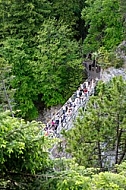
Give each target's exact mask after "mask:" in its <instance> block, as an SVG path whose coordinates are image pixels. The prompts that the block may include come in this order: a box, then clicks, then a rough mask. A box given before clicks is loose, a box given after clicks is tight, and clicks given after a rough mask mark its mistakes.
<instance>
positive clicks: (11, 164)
mask: <svg viewBox="0 0 126 190" xmlns="http://www.w3.org/2000/svg"><path fill="white" fill-rule="evenodd" d="M0 126H1V127H0V152H1V154H0V178H1V180H2V179H3V181H4V183H5V186H6V187H7V186H10V188H13V189H14V188H16V186H17V188H18V187H20V186H21V187H22V189H23V184H22V182H23V181H24V183H27V180H29V182H30V180H31V181H32V180H33V179H32V178H34V175H36V174H37V173H39V172H41V173H44V172H45V171H46V170H47V169H48V167H49V166H51V160H49V156H48V149H49V148H50V147H51V143H52V142H53V141H51V139H48V138H47V137H45V136H42V135H40V133H39V132H40V130H43V126H42V124H41V123H37V122H35V121H32V122H27V123H25V122H24V120H23V119H21V120H20V119H17V118H12V117H10V116H9V115H7V113H0ZM21 176H22V178H21ZM21 180H22V182H21ZM25 185H26V184H25ZM11 186H12V187H11Z"/></svg>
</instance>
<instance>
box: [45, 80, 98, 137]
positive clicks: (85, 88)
mask: <svg viewBox="0 0 126 190" xmlns="http://www.w3.org/2000/svg"><path fill="white" fill-rule="evenodd" d="M95 82H96V81H95V80H93V79H92V80H89V81H85V82H84V83H83V84H81V85H80V86H79V88H78V89H77V91H76V92H75V93H74V94H73V95H72V96H71V97H70V98H69V100H68V101H67V102H66V103H65V104H64V105H63V107H62V108H61V109H60V110H59V111H58V112H57V113H56V114H55V115H54V117H53V118H52V119H51V120H50V121H49V122H48V123H47V124H46V126H45V128H44V135H45V136H51V137H54V136H58V135H60V131H61V130H62V129H63V128H64V129H66V126H67V122H69V120H70V119H71V118H72V117H73V115H74V114H75V113H76V112H77V110H78V108H79V107H81V105H83V103H84V101H85V99H86V98H87V97H88V96H89V95H90V92H92V93H94V86H95Z"/></svg>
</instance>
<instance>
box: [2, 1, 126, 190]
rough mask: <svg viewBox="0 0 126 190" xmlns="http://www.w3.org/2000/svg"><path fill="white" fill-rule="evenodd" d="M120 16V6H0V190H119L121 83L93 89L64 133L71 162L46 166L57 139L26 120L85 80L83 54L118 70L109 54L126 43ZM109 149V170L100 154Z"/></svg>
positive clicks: (122, 166) (124, 94)
mask: <svg viewBox="0 0 126 190" xmlns="http://www.w3.org/2000/svg"><path fill="white" fill-rule="evenodd" d="M125 10H126V3H125V1H123V0H67V1H65V0H0V188H1V189H10V190H11V189H13V190H14V189H16V190H23V189H24V190H34V189H35V190H36V189H37V190H44V189H49V190H53V189H57V190H79V189H82V190H93V189H94V190H97V189H98V190H103V189H105V190H108V189H109V190H111V189H112V190H113V189H114V190H125V189H126V162H125V154H126V133H125V132H126V119H125V114H126V111H125V110H126V83H125V81H123V79H122V78H114V79H113V80H112V81H110V82H109V83H108V84H104V83H102V82H101V83H99V84H98V87H97V90H96V94H95V96H93V97H92V98H91V100H90V101H89V103H88V106H87V110H86V115H85V117H83V115H84V113H83V110H82V111H81V112H80V118H81V119H78V120H77V122H76V123H75V127H74V128H73V129H72V130H70V131H69V133H67V134H65V133H64V138H66V141H67V147H66V148H67V151H68V152H69V153H70V154H71V155H72V158H73V159H65V158H62V159H56V160H52V159H50V155H49V149H50V148H51V147H52V144H53V143H56V142H57V141H59V140H57V139H51V138H48V137H46V136H43V135H42V134H41V133H40V130H42V129H43V128H44V126H43V124H42V123H37V122H35V121H33V119H36V118H37V116H38V111H39V109H44V108H47V107H49V108H50V107H51V106H54V105H58V104H61V105H62V104H64V103H65V102H66V100H67V99H68V98H69V97H70V96H71V95H72V93H73V92H74V91H75V90H76V89H77V87H78V86H79V84H80V83H81V82H82V81H84V79H85V78H86V77H87V76H86V74H85V71H84V68H83V61H84V60H87V57H88V55H90V54H91V55H96V56H97V60H98V61H99V64H100V65H102V66H103V67H108V66H110V65H113V66H116V67H117V66H120V64H118V63H117V62H118V61H119V60H118V59H117V58H116V56H115V53H114V52H115V50H116V48H117V46H118V45H119V44H120V43H121V42H122V41H123V40H125V37H126V30H125V28H126V27H125V26H126V13H125ZM94 105H95V106H94ZM5 110H9V111H8V112H5ZM19 118H20V119H19ZM21 118H23V119H21ZM92 131H93V133H92ZM101 145H102V146H101ZM114 148H115V150H116V158H115V162H114V163H113V165H112V166H111V167H110V165H109V163H108V162H107V160H106V159H105V158H104V157H103V156H102V153H103V152H108V151H113V149H114ZM120 150H121V153H120V155H119V152H120Z"/></svg>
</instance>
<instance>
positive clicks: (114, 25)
mask: <svg viewBox="0 0 126 190" xmlns="http://www.w3.org/2000/svg"><path fill="white" fill-rule="evenodd" d="M86 3H87V5H86V7H85V8H84V9H83V11H82V18H83V19H84V20H85V24H86V26H88V28H89V29H88V34H87V36H86V38H85V40H84V51H85V53H91V52H94V51H96V50H98V49H99V48H100V47H101V46H104V47H105V48H106V49H108V50H110V49H112V48H114V47H115V46H116V45H118V44H119V43H120V42H121V41H122V39H123V22H122V18H121V13H120V10H119V2H118V1H117V0H104V1H102V0H95V1H92V0H89V1H86Z"/></svg>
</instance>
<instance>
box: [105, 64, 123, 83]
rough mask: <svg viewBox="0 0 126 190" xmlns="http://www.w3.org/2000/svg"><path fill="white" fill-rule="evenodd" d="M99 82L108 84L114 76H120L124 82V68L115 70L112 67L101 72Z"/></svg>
mask: <svg viewBox="0 0 126 190" xmlns="http://www.w3.org/2000/svg"><path fill="white" fill-rule="evenodd" d="M101 76H102V77H101V80H103V81H105V82H108V81H109V80H110V79H112V78H113V77H115V76H122V77H123V78H124V80H126V68H119V69H115V68H113V67H111V68H108V69H106V70H105V71H102V75H101Z"/></svg>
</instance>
